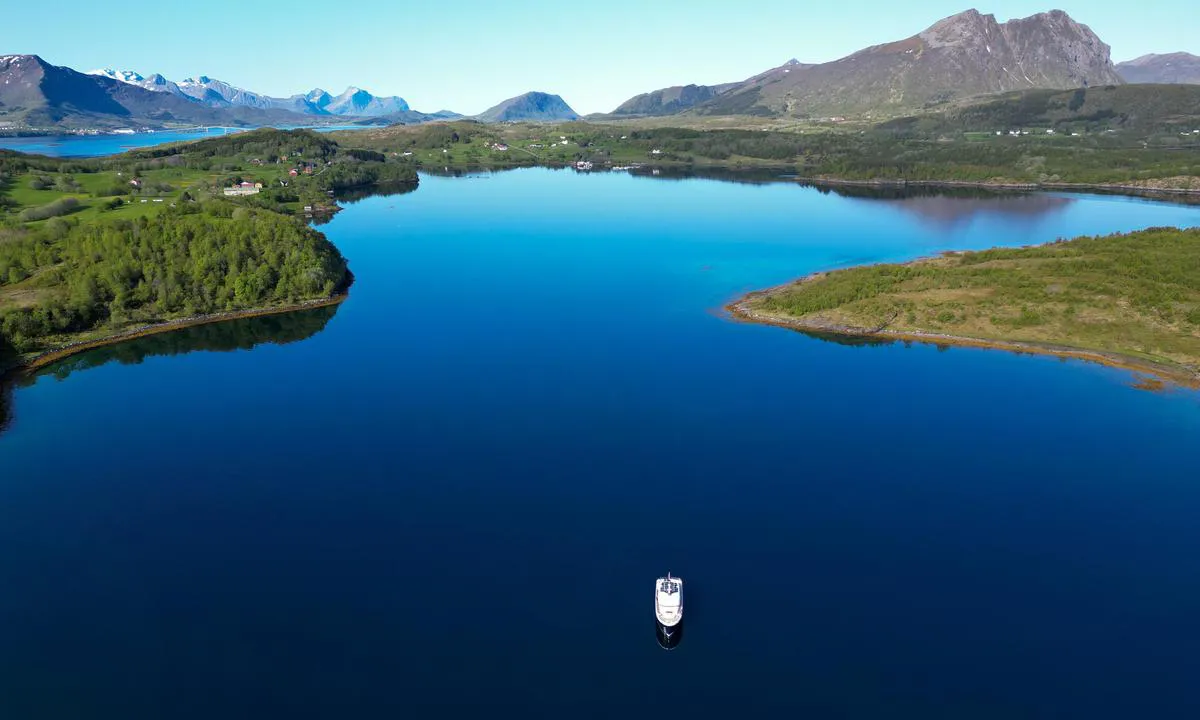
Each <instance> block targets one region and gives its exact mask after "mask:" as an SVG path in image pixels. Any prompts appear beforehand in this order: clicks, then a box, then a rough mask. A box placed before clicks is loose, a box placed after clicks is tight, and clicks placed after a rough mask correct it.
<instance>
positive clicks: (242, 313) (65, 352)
mask: <svg viewBox="0 0 1200 720" xmlns="http://www.w3.org/2000/svg"><path fill="white" fill-rule="evenodd" d="M349 297H350V293H349V291H344V292H341V293H339V294H337V295H333V296H332V297H328V298H321V299H318V300H304V301H302V302H299V303H293V304H291V305H280V306H277V307H267V308H253V309H250V310H231V311H229V312H223V313H210V314H207V315H193V316H191V317H184V318H177V319H175V320H166V321H164V322H159V323H150V324H147V325H142V326H139V327H134V328H128V329H125V330H122V331H120V332H117V333H114V334H112V335H105V336H102V337H98V338H92V339H90V340H78V341H75V342H71V343H67V344H66V345H63V346H61V347H58V348H55V349H53V350H45V351H42V352H40V353H37V354H35V355H33V356H32V357H28V358H19V359H17V361H16V362H15V363H13V364H11V365H9V366H7V367H3V368H0V380H9V379H11V378H12V377H15V376H17V375H23V374H28V373H31V372H34V371H36V370H40V369H42V368H44V367H46V366H48V365H52V364H54V363H56V362H58V361H60V360H65V359H66V358H69V357H71V356H72V355H78V354H79V353H82V352H86V351H88V350H94V349H96V348H99V347H105V346H108V345H117V344H119V343H123V342H127V341H129V340H136V339H138V338H143V337H147V336H150V335H159V334H162V333H168V332H173V331H175V330H183V329H185V328H190V327H196V326H198V325H211V324H213V323H219V322H228V321H231V320H245V319H248V318H255V317H266V316H269V315H285V314H287V313H292V312H299V311H301V310H314V309H316V308H322V307H330V306H332V305H340V304H341V303H343V302H345V300H346V299H347V298H349Z"/></svg>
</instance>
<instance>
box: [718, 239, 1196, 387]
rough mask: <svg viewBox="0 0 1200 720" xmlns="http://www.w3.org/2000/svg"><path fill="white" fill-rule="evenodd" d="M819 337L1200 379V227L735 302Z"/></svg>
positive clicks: (838, 276)
mask: <svg viewBox="0 0 1200 720" xmlns="http://www.w3.org/2000/svg"><path fill="white" fill-rule="evenodd" d="M730 309H731V310H732V311H733V312H734V314H735V315H737V316H740V317H743V318H746V319H750V320H753V321H757V322H766V323H771V324H779V325H784V326H787V327H793V328H797V329H801V330H807V331H812V332H818V333H826V332H827V333H835V334H841V335H854V336H869V337H879V338H889V337H891V338H899V339H918V340H926V341H930V342H937V343H949V344H953V343H965V344H982V345H993V344H994V345H997V346H1001V347H1018V348H1020V349H1026V350H1034V351H1051V352H1061V353H1063V354H1084V355H1086V356H1090V357H1094V358H1097V359H1101V360H1104V361H1108V362H1112V363H1114V364H1130V365H1133V366H1137V367H1146V368H1147V369H1150V370H1153V371H1156V372H1159V373H1160V374H1165V375H1169V376H1171V377H1175V378H1181V379H1183V380H1185V381H1188V382H1193V383H1194V382H1196V381H1197V379H1200V229H1190V230H1179V229H1175V228H1155V229H1151V230H1146V231H1143V232H1136V233H1130V234H1127V235H1112V236H1107V237H1096V238H1090V237H1085V238H1078V239H1075V240H1070V241H1060V242H1056V243H1052V244H1049V245H1043V246H1040V247H1029V248H1016V249H996V250H986V251H982V252H963V253H949V254H945V255H942V256H941V257H936V258H930V259H926V260H920V261H917V262H913V263H908V264H903V265H872V266H865V267H858V268H850V269H846V270H836V271H833V272H828V273H818V274H816V275H813V276H811V277H808V278H805V279H803V280H800V281H798V282H795V283H792V284H789V285H786V286H783V287H779V288H775V289H772V290H767V291H764V292H760V293H753V294H751V295H749V296H747V297H746V298H744V299H742V300H740V301H738V302H736V303H733V304H732V305H731V306H730Z"/></svg>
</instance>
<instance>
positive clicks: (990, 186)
mask: <svg viewBox="0 0 1200 720" xmlns="http://www.w3.org/2000/svg"><path fill="white" fill-rule="evenodd" d="M795 180H796V181H797V182H801V183H808V184H811V185H829V186H842V187H868V188H910V187H916V188H921V187H927V188H972V189H980V190H1014V191H1023V192H1036V191H1042V192H1045V191H1054V190H1057V191H1064V192H1089V191H1090V192H1101V193H1110V194H1115V195H1122V196H1129V197H1144V196H1146V195H1185V196H1187V195H1200V187H1193V188H1182V187H1153V186H1145V185H1123V184H1118V183H1109V184H1105V183H1065V182H1052V183H1051V182H1046V183H1043V182H1027V183H1021V182H998V181H988V180H887V179H878V180H846V179H841V178H830V177H820V176H818V177H797V178H795Z"/></svg>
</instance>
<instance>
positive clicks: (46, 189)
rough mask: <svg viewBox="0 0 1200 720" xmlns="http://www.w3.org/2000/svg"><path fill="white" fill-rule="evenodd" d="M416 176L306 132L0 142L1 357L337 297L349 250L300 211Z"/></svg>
mask: <svg viewBox="0 0 1200 720" xmlns="http://www.w3.org/2000/svg"><path fill="white" fill-rule="evenodd" d="M415 182H416V171H415V168H414V167H413V165H412V164H411V163H407V162H402V161H396V160H391V161H389V160H388V159H387V158H385V157H384V156H383V155H381V154H379V153H376V152H372V151H369V150H361V149H345V148H342V147H341V146H339V145H338V144H337V143H336V142H333V141H332V140H330V139H329V138H327V137H325V136H322V135H320V134H317V133H314V132H310V131H278V130H259V131H254V132H248V133H241V134H237V135H231V136H227V137H220V138H213V139H211V140H205V141H201V142H198V143H191V144H182V145H176V146H170V147H164V148H155V149H151V150H145V151H140V152H134V153H128V154H125V155H121V156H116V157H111V158H98V159H89V160H77V159H59V158H45V157H37V156H26V155H21V154H17V153H0V367H2V366H14V365H19V364H21V363H22V362H27V361H29V360H30V359H31V358H33V357H36V356H38V355H43V354H46V353H53V352H55V351H56V350H60V349H62V348H64V347H75V346H77V345H88V344H93V343H95V342H97V341H101V342H102V341H103V340H104V339H106V338H123V337H127V336H129V335H131V334H138V333H141V332H145V331H147V330H148V329H152V328H153V327H154V326H156V325H162V324H168V326H172V327H174V326H183V325H186V324H188V323H189V322H197V321H204V320H208V319H219V318H224V317H242V316H245V315H248V314H255V313H259V312H270V311H275V310H279V309H284V308H292V307H306V306H311V305H315V304H321V303H322V302H326V301H330V300H331V299H335V298H336V297H338V296H340V295H341V294H343V293H344V292H345V290H346V288H347V287H348V286H349V284H350V282H351V275H350V273H349V270H348V268H347V265H346V261H345V259H344V258H343V257H342V255H341V253H340V252H338V250H337V248H335V247H334V246H333V245H332V244H331V243H330V242H329V241H328V240H327V239H326V238H325V236H324V235H322V234H321V233H319V232H317V231H316V230H313V229H312V228H310V227H309V226H308V224H307V223H306V221H305V220H306V218H308V217H312V216H314V215H315V216H320V215H321V214H328V213H331V212H333V211H335V210H336V209H337V208H336V204H335V202H334V200H333V198H332V196H333V195H334V193H335V192H337V191H340V190H346V189H350V188H355V187H362V186H370V185H374V184H377V183H408V184H413V183H415ZM234 186H237V187H239V189H241V190H242V191H243V192H244V193H245V194H238V195H227V193H226V190H227V189H229V188H232V187H234Z"/></svg>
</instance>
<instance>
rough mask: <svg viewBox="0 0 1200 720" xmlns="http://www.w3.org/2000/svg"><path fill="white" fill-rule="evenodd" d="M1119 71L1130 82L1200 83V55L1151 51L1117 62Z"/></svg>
mask: <svg viewBox="0 0 1200 720" xmlns="http://www.w3.org/2000/svg"><path fill="white" fill-rule="evenodd" d="M1117 72H1118V73H1120V74H1121V77H1122V78H1124V79H1125V82H1129V83H1156V84H1183V85H1200V57H1198V56H1196V55H1193V54H1191V53H1186V52H1175V53H1166V54H1162V55H1159V54H1157V53H1151V54H1149V55H1143V56H1141V57H1140V58H1136V59H1134V60H1129V61H1126V62H1123V63H1117Z"/></svg>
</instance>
